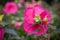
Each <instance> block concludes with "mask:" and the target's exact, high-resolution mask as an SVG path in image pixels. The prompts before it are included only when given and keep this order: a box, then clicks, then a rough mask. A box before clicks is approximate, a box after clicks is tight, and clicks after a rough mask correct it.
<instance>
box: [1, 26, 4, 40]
mask: <svg viewBox="0 0 60 40" xmlns="http://www.w3.org/2000/svg"><path fill="white" fill-rule="evenodd" d="M3 37H4V30H3V28H2V27H1V26H0V40H3Z"/></svg>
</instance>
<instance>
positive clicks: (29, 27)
mask: <svg viewBox="0 0 60 40" xmlns="http://www.w3.org/2000/svg"><path fill="white" fill-rule="evenodd" d="M36 15H38V17H37V18H38V19H37V20H38V24H36V22H35V21H36V20H34V18H35V17H36ZM45 17H46V18H45ZM50 19H51V16H50V13H49V12H48V11H46V10H45V9H44V8H43V7H42V6H41V5H35V6H34V7H28V8H26V10H25V12H24V24H23V28H24V30H25V31H26V32H27V34H35V35H41V34H44V33H46V32H47V30H48V27H47V24H49V23H48V22H50ZM47 20H48V21H47Z"/></svg>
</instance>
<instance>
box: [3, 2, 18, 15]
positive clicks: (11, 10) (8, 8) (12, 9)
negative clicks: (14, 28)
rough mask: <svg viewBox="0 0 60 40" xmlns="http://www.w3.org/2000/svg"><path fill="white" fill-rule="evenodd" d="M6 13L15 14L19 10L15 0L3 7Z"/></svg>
mask: <svg viewBox="0 0 60 40" xmlns="http://www.w3.org/2000/svg"><path fill="white" fill-rule="evenodd" d="M3 12H4V13H5V14H15V13H16V12H17V6H16V3H14V2H7V3H6V5H5V8H4V9H3Z"/></svg>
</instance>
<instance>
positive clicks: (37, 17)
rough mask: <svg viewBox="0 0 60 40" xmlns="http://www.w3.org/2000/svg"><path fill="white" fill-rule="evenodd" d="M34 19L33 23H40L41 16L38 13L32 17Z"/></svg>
mask: <svg viewBox="0 0 60 40" xmlns="http://www.w3.org/2000/svg"><path fill="white" fill-rule="evenodd" d="M34 21H35V23H41V17H40V15H36V16H35V17H34Z"/></svg>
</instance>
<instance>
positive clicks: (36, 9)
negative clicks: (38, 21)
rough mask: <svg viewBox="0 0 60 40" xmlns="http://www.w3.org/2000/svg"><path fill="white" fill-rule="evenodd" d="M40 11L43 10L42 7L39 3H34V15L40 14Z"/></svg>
mask: <svg viewBox="0 0 60 40" xmlns="http://www.w3.org/2000/svg"><path fill="white" fill-rule="evenodd" d="M42 12H44V9H43V7H42V6H41V5H38V4H36V5H35V6H34V13H35V15H40V14H41V13H42Z"/></svg>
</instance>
